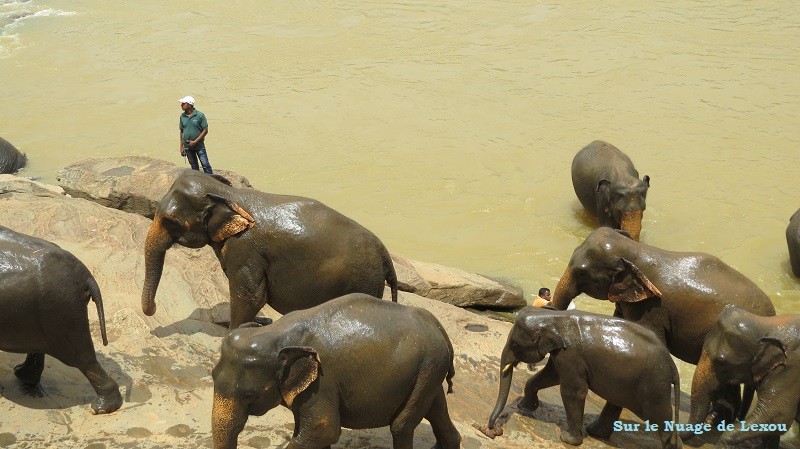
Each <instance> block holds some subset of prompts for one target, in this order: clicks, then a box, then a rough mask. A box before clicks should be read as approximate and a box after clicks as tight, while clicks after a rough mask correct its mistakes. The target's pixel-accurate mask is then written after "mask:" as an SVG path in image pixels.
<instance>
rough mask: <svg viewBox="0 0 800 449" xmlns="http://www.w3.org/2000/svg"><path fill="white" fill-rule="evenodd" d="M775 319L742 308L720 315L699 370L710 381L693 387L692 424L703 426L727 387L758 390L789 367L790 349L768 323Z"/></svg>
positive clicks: (710, 335)
mask: <svg viewBox="0 0 800 449" xmlns="http://www.w3.org/2000/svg"><path fill="white" fill-rule="evenodd" d="M775 319H776V318H764V317H760V316H757V315H754V314H752V313H749V312H746V311H744V310H742V309H740V308H738V307H727V308H725V310H723V311H722V313H720V315H719V317H718V318H717V322H716V324H715V325H714V327H713V328H712V329H711V331H709V333H708V335H707V336H706V339H705V343H704V345H703V354H702V356H701V359H700V362H699V363H698V365H697V369H698V370H704V371H707V372H708V373H707V376H706V377H707V378H709V379H710V381H709V382H706V383H703V384H702V388H697V389H696V388H695V386H694V385H692V410H691V413H690V418H689V422H692V423H695V422H701V420H702V419H703V418H704V417H705V413H706V412H707V410H708V407H709V404H710V403H711V401H712V400H713V399H714V398H715V397H716V396H717V395H719V393H720V391H721V390H722V389H723V388H725V387H726V386H729V385H734V386H736V388H737V389H738V388H739V385H740V384H744V385H745V386H749V387H754V386H757V385H759V384H760V383H761V382H762V381H763V380H764V378H765V377H767V376H768V375H769V374H770V373H771V372H772V371H773V370H775V369H776V368H777V367H779V366H785V365H786V363H787V348H788V347H789V345H788V344H787V343H786V342H785V341H784V340H785V337H784V336H782V335H781V334H780V332H776V329H775V327H774V323H769V322H768V321H769V320H775ZM778 319H779V318H778ZM747 407H749V401H748V404H747V405H746V408H747ZM745 411H746V410H745ZM742 418H743V417H742Z"/></svg>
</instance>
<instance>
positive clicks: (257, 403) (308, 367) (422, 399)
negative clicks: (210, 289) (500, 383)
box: [211, 293, 461, 449]
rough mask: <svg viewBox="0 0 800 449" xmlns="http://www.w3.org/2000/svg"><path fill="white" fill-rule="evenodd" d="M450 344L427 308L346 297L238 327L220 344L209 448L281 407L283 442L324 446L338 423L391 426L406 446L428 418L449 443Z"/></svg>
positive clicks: (453, 434) (291, 447)
mask: <svg viewBox="0 0 800 449" xmlns="http://www.w3.org/2000/svg"><path fill="white" fill-rule="evenodd" d="M453 375H454V368H453V347H452V344H451V343H450V339H449V338H448V336H447V333H446V332H445V331H444V328H443V327H442V325H441V324H440V323H439V321H438V320H437V319H436V318H435V317H434V316H433V314H431V313H430V312H428V311H427V310H424V309H420V308H417V307H410V306H403V305H400V304H395V303H392V302H389V301H382V300H379V299H378V298H374V297H371V296H369V295H364V294H359V293H355V294H351V295H346V296H343V297H340V298H336V299H333V300H331V301H328V302H326V303H323V304H321V305H319V306H316V307H313V308H311V309H306V310H298V311H295V312H292V313H289V314H286V315H284V316H283V317H281V318H280V319H278V320H277V321H275V322H274V323H273V324H271V325H269V326H265V327H250V326H249V325H245V326H243V327H242V328H240V329H236V330H234V331H232V332H231V333H230V334H229V335H228V337H227V338H225V340H224V341H223V343H222V350H221V355H220V359H219V362H218V363H217V365H216V366H215V367H214V370H213V371H212V377H213V379H214V402H213V410H212V419H211V429H212V435H213V441H214V448H215V449H233V448H235V447H237V437H238V435H239V433H240V432H241V431H242V429H243V428H244V426H245V423H246V422H247V419H248V416H250V415H255V416H261V415H263V414H265V413H266V412H267V411H269V410H271V409H273V408H275V407H277V406H278V405H283V406H284V407H286V408H288V409H290V410H291V411H292V414H293V415H294V420H295V424H294V435H293V437H292V438H291V440H289V443H288V444H287V445H286V446H285V447H286V448H287V449H300V448H304V449H322V448H330V447H331V446H330V445H331V444H335V443H336V442H337V441H338V440H339V436H340V434H341V431H342V427H347V428H351V429H366V428H375V427H383V426H389V430H390V431H391V433H392V439H393V442H394V448H395V449H411V447H412V443H413V437H414V430H415V428H416V427H417V426H418V425H419V423H420V422H421V421H422V419H423V418H425V419H427V420H428V422H429V423H430V425H431V428H432V429H433V433H434V435H435V437H436V442H437V447H439V448H441V449H456V448H458V447H459V446H460V441H461V437H460V435H459V433H458V430H456V428H455V426H454V425H453V422H452V421H451V419H450V416H449V413H448V410H447V401H446V399H445V391H444V388H443V386H442V383H443V382H445V381H446V382H447V384H448V391H452V380H451V379H452V377H453Z"/></svg>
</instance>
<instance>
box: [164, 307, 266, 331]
mask: <svg viewBox="0 0 800 449" xmlns="http://www.w3.org/2000/svg"><path fill="white" fill-rule="evenodd" d="M262 319H263V318H262ZM268 320H269V319H268ZM229 325H230V307H229V305H228V303H221V304H217V305H215V306H213V307H208V308H206V307H198V308H197V309H195V310H194V312H192V314H191V315H189V316H188V317H186V318H184V319H182V320H180V321H176V322H174V323H171V324H169V325H167V326H158V327H156V328H154V329H153V330H152V331H151V332H152V334H153V335H155V336H156V337H158V338H166V337H169V336H171V335H175V334H181V335H194V334H198V333H202V334H206V335H208V336H211V337H220V338H222V337H224V336H226V335H228V332H230V330H229V329H228V326H229Z"/></svg>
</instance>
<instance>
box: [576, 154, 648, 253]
mask: <svg viewBox="0 0 800 449" xmlns="http://www.w3.org/2000/svg"><path fill="white" fill-rule="evenodd" d="M572 187H573V188H574V189H575V194H576V195H577V196H578V199H579V200H580V202H581V204H582V205H583V207H584V208H586V210H587V211H589V212H590V213H591V214H593V215H595V216H597V218H598V220H599V222H600V226H608V227H611V228H614V229H622V230H623V231H625V232H627V233H628V234H630V236H631V237H632V238H633V239H634V240H636V241H638V240H639V234H640V233H641V230H642V215H643V214H644V210H645V208H646V207H647V204H646V202H647V201H646V200H647V190H648V189H649V188H650V177H649V176H647V175H645V176H644V178H642V179H639V172H638V171H636V168H634V166H633V162H631V159H630V158H629V157H628V156H626V155H625V153H623V152H622V151H620V150H619V149H617V147H615V146H614V145H611V144H609V143H606V142H603V141H601V140H595V141H594V142H592V143H590V144H589V145H586V146H585V147H583V149H581V150H580V151H578V154H576V155H575V158H574V159H573V160H572Z"/></svg>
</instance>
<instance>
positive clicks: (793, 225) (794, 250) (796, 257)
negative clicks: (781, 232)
mask: <svg viewBox="0 0 800 449" xmlns="http://www.w3.org/2000/svg"><path fill="white" fill-rule="evenodd" d="M786 245H787V246H788V247H789V262H790V263H791V265H792V273H794V275H795V276H797V277H800V209H798V210H797V211H796V212H795V213H794V214H793V215H792V218H790V219H789V225H788V226H786Z"/></svg>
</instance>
